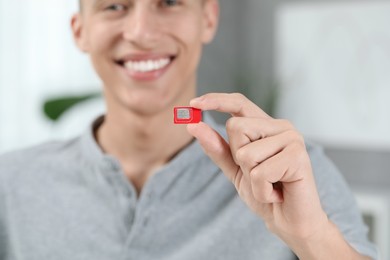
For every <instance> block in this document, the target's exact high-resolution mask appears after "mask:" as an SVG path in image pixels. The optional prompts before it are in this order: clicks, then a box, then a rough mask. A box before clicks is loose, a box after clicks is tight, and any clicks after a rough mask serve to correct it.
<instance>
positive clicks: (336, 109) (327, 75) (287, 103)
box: [0, 0, 390, 259]
mask: <svg viewBox="0 0 390 260" xmlns="http://www.w3.org/2000/svg"><path fill="white" fill-rule="evenodd" d="M220 2H221V25H220V29H219V32H218V34H217V37H216V39H215V41H214V42H213V43H212V44H211V45H209V46H207V47H206V49H205V55H204V57H203V60H202V62H201V66H200V70H199V86H200V89H199V94H201V93H205V92H211V91H216V92H241V93H243V94H245V95H246V96H248V97H249V98H250V99H251V100H253V101H254V102H255V103H257V104H258V105H259V106H261V107H262V108H263V109H264V110H265V111H267V112H268V113H270V114H271V115H273V116H275V117H280V118H287V119H289V120H291V121H292V122H293V123H294V124H295V126H296V127H297V128H298V129H299V130H300V131H301V132H302V133H303V134H304V135H305V136H306V137H307V139H311V140H313V141H315V142H317V143H319V144H321V145H322V146H323V147H324V149H325V152H326V153H327V154H328V155H329V156H330V157H331V158H332V159H333V160H334V162H335V163H336V165H337V166H338V167H339V168H340V169H341V171H342V172H343V174H344V175H345V178H346V179H347V181H348V182H349V184H350V185H351V187H352V189H353V191H354V192H355V194H356V197H357V200H358V204H359V206H360V208H361V210H362V212H363V214H364V217H365V221H366V222H367V223H368V224H369V225H370V228H371V230H370V238H371V239H372V240H373V241H374V242H375V243H376V244H377V245H378V247H379V248H380V251H381V255H382V259H390V252H389V248H390V203H389V202H390V191H389V187H390V172H389V169H390V102H389V101H388V100H389V98H390V1H389V0H382V1H379V0H359V1H357V0H311V1H310V0H300V1H299V0H288V1H287V0H245V1H237V0H221V1H220ZM76 10H77V1H76V0H74V1H69V0H56V1H52V0H14V1H8V0H7V1H6V0H0V153H5V152H8V151H12V150H15V149H20V148H23V147H27V146H31V145H35V144H38V143H41V142H44V141H47V140H52V139H66V138H70V137H72V136H75V135H78V134H80V133H81V132H83V131H84V130H85V129H86V127H88V125H89V124H90V122H91V121H92V120H93V118H94V117H96V116H97V115H99V114H102V113H104V103H103V101H102V99H101V98H99V97H95V98H93V99H90V100H88V101H85V102H82V103H80V104H78V105H75V106H73V107H71V108H70V109H68V110H67V111H66V112H65V113H63V114H62V115H61V117H59V118H57V119H56V120H51V119H49V118H48V117H47V116H45V113H44V111H43V105H44V104H45V103H46V102H47V101H48V100H52V99H56V98H59V97H64V96H65V97H69V96H70V97H73V98H76V100H77V99H78V98H82V97H83V96H85V95H89V94H90V93H96V92H99V91H100V89H101V84H100V81H99V79H98V78H97V77H96V75H95V74H94V72H93V70H92V68H91V66H90V64H89V60H88V58H87V57H86V56H85V55H83V54H81V53H80V52H79V51H78V50H77V49H76V47H75V45H74V43H73V40H72V38H71V32H70V26H69V24H70V16H71V14H72V13H73V12H75V11H76ZM68 102H69V100H68ZM65 103H66V102H65ZM56 104H57V105H58V103H56ZM49 108H50V107H49ZM52 109H53V108H52ZM215 117H216V118H217V120H218V121H220V122H223V121H224V120H225V119H226V116H224V115H220V114H215Z"/></svg>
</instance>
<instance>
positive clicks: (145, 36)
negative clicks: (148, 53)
mask: <svg viewBox="0 0 390 260" xmlns="http://www.w3.org/2000/svg"><path fill="white" fill-rule="evenodd" d="M158 20H159V19H158V15H157V14H155V13H154V12H153V10H150V9H149V8H147V7H146V6H138V7H135V8H134V9H133V11H132V12H131V13H130V14H129V16H128V18H127V19H126V22H125V24H124V30H123V38H124V39H125V40H127V41H129V42H131V43H132V44H133V45H135V46H137V47H138V48H140V49H151V48H153V47H154V46H155V44H156V43H157V41H158V39H159V37H160V35H161V33H160V29H161V28H159V21H158Z"/></svg>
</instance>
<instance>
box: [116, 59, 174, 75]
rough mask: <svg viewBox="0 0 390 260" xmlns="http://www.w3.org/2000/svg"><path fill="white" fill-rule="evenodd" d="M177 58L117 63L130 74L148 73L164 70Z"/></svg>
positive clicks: (120, 61)
mask: <svg viewBox="0 0 390 260" xmlns="http://www.w3.org/2000/svg"><path fill="white" fill-rule="evenodd" d="M174 59H175V56H169V57H165V58H155V59H144V60H119V61H117V62H116V63H117V64H118V65H120V66H122V67H123V68H125V69H126V70H127V71H129V72H133V73H148V72H155V71H159V70H163V69H165V68H166V67H168V66H169V65H170V64H171V63H172V61H173V60H174Z"/></svg>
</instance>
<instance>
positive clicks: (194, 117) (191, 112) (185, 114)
mask: <svg viewBox="0 0 390 260" xmlns="http://www.w3.org/2000/svg"><path fill="white" fill-rule="evenodd" d="M173 115H174V117H173V118H174V123H175V124H196V123H199V122H200V121H201V120H202V110H200V109H197V108H194V107H175V108H174V110H173Z"/></svg>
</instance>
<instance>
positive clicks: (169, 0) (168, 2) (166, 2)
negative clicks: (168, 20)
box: [161, 0, 179, 7]
mask: <svg viewBox="0 0 390 260" xmlns="http://www.w3.org/2000/svg"><path fill="white" fill-rule="evenodd" d="M161 5H162V6H166V7H172V6H177V5H179V1H178V0H163V1H162V3H161Z"/></svg>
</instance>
